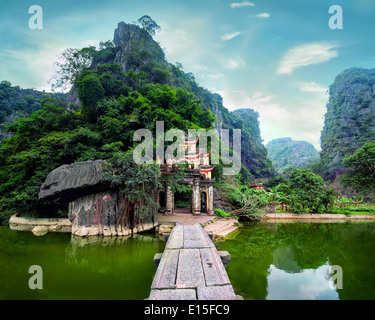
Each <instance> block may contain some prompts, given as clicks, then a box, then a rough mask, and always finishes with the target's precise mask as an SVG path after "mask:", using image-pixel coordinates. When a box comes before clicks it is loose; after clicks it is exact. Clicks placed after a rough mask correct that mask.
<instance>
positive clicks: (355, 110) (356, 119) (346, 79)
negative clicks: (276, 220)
mask: <svg viewBox="0 0 375 320" xmlns="http://www.w3.org/2000/svg"><path fill="white" fill-rule="evenodd" d="M329 94H330V97H329V102H328V104H327V112H326V114H325V120H324V127H323V130H322V134H321V147H322V152H321V158H322V173H323V177H324V178H325V179H333V178H334V177H335V175H336V174H337V173H339V172H340V170H341V169H342V167H343V166H342V160H343V158H344V157H345V156H346V155H350V154H353V153H354V152H355V151H356V150H357V149H358V148H361V147H362V146H363V145H364V144H365V143H366V142H369V141H373V140H375V69H361V68H350V69H347V70H345V71H343V72H342V73H340V74H339V75H338V76H337V77H336V79H335V81H334V83H333V84H332V85H331V86H330V90H329Z"/></svg>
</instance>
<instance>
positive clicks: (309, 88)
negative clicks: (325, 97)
mask: <svg viewBox="0 0 375 320" xmlns="http://www.w3.org/2000/svg"><path fill="white" fill-rule="evenodd" d="M298 86H299V88H300V90H301V91H302V92H316V93H322V94H325V93H326V92H327V90H328V89H327V88H325V87H322V86H321V85H320V84H318V83H316V82H314V81H310V82H299V83H298Z"/></svg>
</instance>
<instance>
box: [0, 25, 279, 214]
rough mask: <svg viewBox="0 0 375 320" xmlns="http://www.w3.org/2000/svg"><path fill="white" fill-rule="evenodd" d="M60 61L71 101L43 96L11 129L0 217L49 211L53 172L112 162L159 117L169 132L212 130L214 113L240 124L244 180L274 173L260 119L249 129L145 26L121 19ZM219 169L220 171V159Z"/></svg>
mask: <svg viewBox="0 0 375 320" xmlns="http://www.w3.org/2000/svg"><path fill="white" fill-rule="evenodd" d="M58 65H59V67H60V71H59V73H58V77H57V78H56V79H54V80H55V81H56V82H55V83H54V84H55V86H58V87H65V86H67V85H71V86H72V90H71V92H70V94H69V95H70V97H69V100H68V103H65V102H63V101H61V100H56V99H51V98H48V99H45V100H43V101H42V102H41V110H38V111H35V112H34V113H32V114H31V116H30V118H22V119H19V120H18V121H16V122H14V123H12V124H11V125H9V126H8V127H7V129H6V132H7V134H9V135H10V136H9V138H8V139H4V140H3V141H2V145H1V147H0V212H1V213H0V221H6V220H7V219H8V218H9V216H10V215H11V214H14V213H22V214H37V215H43V214H45V215H51V208H52V207H51V206H50V204H49V203H47V202H42V201H38V192H39V188H40V186H41V184H42V183H43V181H44V180H45V178H46V176H47V175H48V173H49V172H50V171H52V170H53V169H55V168H56V167H58V166H60V165H63V164H69V163H73V162H76V161H85V160H95V159H104V160H112V161H113V160H114V159H116V157H118V155H119V154H121V153H125V152H126V151H128V150H130V149H131V148H133V147H134V146H135V142H133V135H134V132H135V131H136V130H138V129H141V128H144V129H149V130H150V131H151V132H155V123H156V121H164V129H165V131H167V130H169V129H172V128H176V129H181V130H183V131H185V132H187V131H188V129H199V128H203V129H210V128H212V127H213V126H214V125H215V120H218V121H220V122H221V123H222V127H223V128H232V129H233V128H240V129H242V132H243V136H242V140H243V141H244V142H245V146H246V148H245V151H244V155H243V156H245V160H246V159H247V161H245V162H244V163H245V164H246V166H243V167H242V170H241V173H242V177H243V180H246V181H249V180H250V179H251V178H253V177H259V176H272V175H273V168H272V165H271V163H270V161H269V160H268V159H267V157H266V150H265V148H264V147H263V146H261V144H260V143H259V138H257V140H256V139H255V138H254V136H255V135H257V133H256V132H255V131H256V126H258V130H259V124H258V123H257V122H256V121H257V118H256V121H255V123H254V126H253V127H252V128H250V127H249V126H247V125H246V123H244V121H242V120H241V119H240V118H239V117H237V116H236V115H234V114H232V113H230V112H228V110H227V109H225V108H224V107H223V105H222V99H221V97H220V96H218V95H216V94H211V93H210V92H209V91H208V90H205V89H203V88H201V87H200V86H199V85H198V84H197V83H196V81H195V79H194V76H193V75H192V74H190V73H188V74H186V73H184V72H183V71H182V67H181V66H180V65H179V64H177V65H176V66H175V65H172V64H170V63H168V62H167V61H166V60H165V58H164V53H163V51H162V50H161V49H160V47H159V45H158V44H157V43H156V42H155V41H153V39H152V38H151V36H150V35H149V34H148V33H147V31H145V30H144V29H140V28H139V27H137V26H134V25H126V24H124V23H120V24H119V28H118V29H117V30H116V32H115V39H114V43H112V42H111V41H107V42H101V44H100V48H99V50H97V49H96V48H94V47H88V48H83V49H67V50H66V51H65V52H64V54H63V56H62V59H60V61H59V62H58ZM3 86H7V84H6V83H5V84H3ZM8 87H9V86H8ZM74 96H77V97H78V98H79V101H74ZM72 97H73V98H72ZM77 103H78V105H79V107H78V108H77V107H76V106H77ZM73 106H74V107H73ZM4 116H6V114H4ZM218 116H219V117H220V119H217V117H218ZM243 149H244V148H243ZM215 170H216V173H214V176H216V177H218V178H219V177H220V166H217V168H216V169H215ZM141 202H142V201H141ZM146 202H147V201H146ZM146 202H144V203H146Z"/></svg>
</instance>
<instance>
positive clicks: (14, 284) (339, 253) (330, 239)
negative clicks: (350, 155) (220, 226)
mask: <svg viewBox="0 0 375 320" xmlns="http://www.w3.org/2000/svg"><path fill="white" fill-rule="evenodd" d="M215 244H216V246H217V248H218V250H227V251H229V252H230V254H231V261H230V263H229V265H228V267H227V272H228V275H229V278H230V279H231V282H232V284H233V287H234V289H235V291H236V293H237V294H240V295H242V296H243V297H244V299H249V300H251V299H257V300H264V299H330V300H335V299H341V300H344V299H375V223H277V224H276V223H259V222H255V223H246V224H244V226H243V227H242V228H240V229H239V231H237V232H236V233H235V234H233V236H231V237H230V238H229V239H227V240H225V241H219V242H215ZM164 247H165V242H164V241H163V240H162V239H161V238H160V237H157V236H155V235H154V234H145V235H136V236H134V237H129V238H111V239H108V238H103V237H94V238H89V239H82V238H78V237H72V236H71V235H70V234H69V233H65V234H64V233H48V234H46V235H44V236H42V237H36V236H34V235H33V234H32V233H31V232H21V231H12V230H10V229H9V228H7V227H0V299H127V300H139V299H146V298H147V297H148V295H149V292H150V286H151V283H152V279H153V276H154V274H155V272H156V267H155V265H154V263H153V257H154V255H155V254H156V253H158V252H163V250H164ZM32 265H38V266H40V267H41V268H42V270H43V289H42V290H38V289H36V290H31V289H30V288H29V286H28V282H29V279H30V277H31V276H32V274H29V273H28V271H29V268H30V266H32ZM331 266H340V267H341V269H342V280H343V281H342V285H343V288H342V289H337V288H335V287H334V286H333V285H332V269H330V268H331Z"/></svg>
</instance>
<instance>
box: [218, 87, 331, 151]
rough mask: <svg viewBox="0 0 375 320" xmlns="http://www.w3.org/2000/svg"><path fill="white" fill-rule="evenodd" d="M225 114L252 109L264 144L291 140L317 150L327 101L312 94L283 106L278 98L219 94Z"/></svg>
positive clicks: (262, 94)
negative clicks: (301, 141)
mask: <svg viewBox="0 0 375 320" xmlns="http://www.w3.org/2000/svg"><path fill="white" fill-rule="evenodd" d="M218 93H219V94H220V95H221V96H222V97H223V103H224V106H225V107H226V108H228V110H230V111H233V110H236V109H241V108H251V109H254V110H256V111H258V112H259V116H260V117H259V122H260V128H261V135H262V139H263V140H264V143H268V142H269V141H271V140H273V139H276V138H281V137H291V138H292V139H294V140H305V141H308V142H310V143H312V144H313V145H314V146H315V148H317V149H318V150H319V149H320V131H321V129H322V126H323V115H324V113H325V104H326V100H325V99H326V97H325V95H323V94H321V93H319V94H318V93H315V95H314V96H313V97H311V96H309V97H304V98H295V99H292V100H290V101H288V102H282V101H281V100H280V97H278V96H275V95H272V94H268V93H263V92H255V93H254V94H253V95H251V96H250V95H248V93H247V92H244V91H218Z"/></svg>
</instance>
